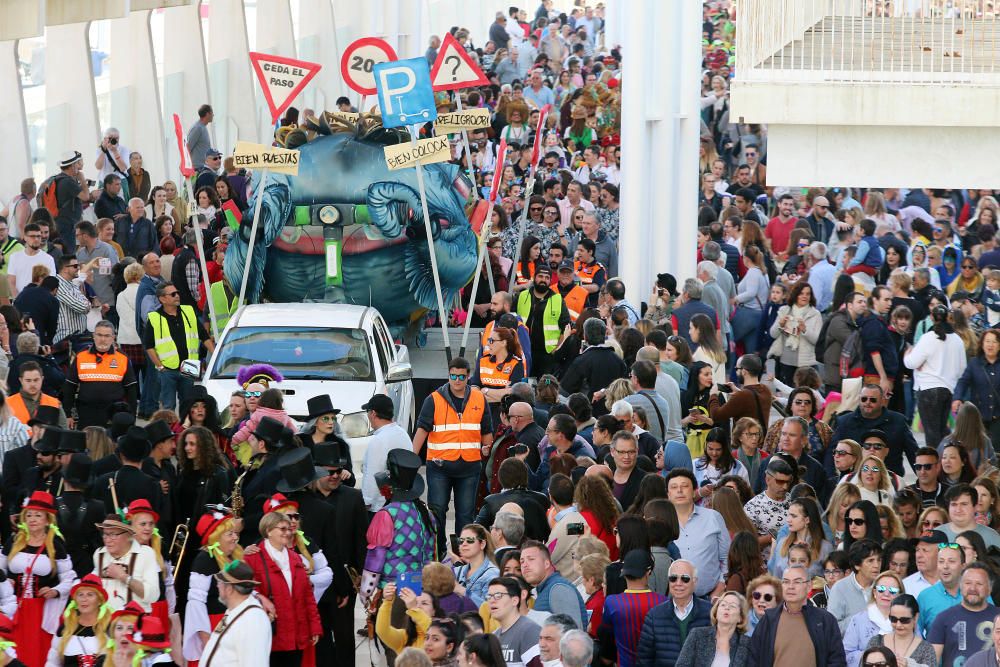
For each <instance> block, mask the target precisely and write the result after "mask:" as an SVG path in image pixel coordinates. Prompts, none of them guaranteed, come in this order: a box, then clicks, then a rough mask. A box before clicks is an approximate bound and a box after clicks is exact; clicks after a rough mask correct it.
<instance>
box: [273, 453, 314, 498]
mask: <svg viewBox="0 0 1000 667" xmlns="http://www.w3.org/2000/svg"><path fill="white" fill-rule="evenodd" d="M278 466H279V467H280V468H281V479H280V480H278V484H277V485H276V487H275V488H277V489H278V491H281V492H282V493H292V492H293V491H298V490H299V489H302V488H305V487H306V486H308V485H309V484H310V483H312V482H315V481H316V480H317V479H320V478H321V477H326V475H327V473H326V471H322V474H320V471H318V470H317V469H316V466H315V465H313V458H312V454H311V453H310V452H309V450H308V449H306V448H305V447H297V448H295V449H293V450H291V451H288V452H285V453H284V454H282V455H281V458H280V459H278Z"/></svg>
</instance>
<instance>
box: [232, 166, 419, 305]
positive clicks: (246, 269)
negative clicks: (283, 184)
mask: <svg viewBox="0 0 1000 667" xmlns="http://www.w3.org/2000/svg"><path fill="white" fill-rule="evenodd" d="M266 186H267V169H262V170H261V172H260V183H259V184H258V185H257V201H256V203H255V204H254V208H253V224H252V225H251V226H250V242H249V244H248V245H247V260H246V262H245V263H244V264H243V280H242V281H241V283H240V299H239V301H237V302H236V303H237V304H238V305H241V306H242V305H243V299H244V297H245V296H246V293H247V281H248V280H249V279H250V260H251V259H252V258H253V246H254V243H256V242H257V225H259V224H260V209H261V205H262V204H263V203H264V188H265V187H266ZM237 233H239V232H237ZM436 274H437V272H436V271H435V275H436Z"/></svg>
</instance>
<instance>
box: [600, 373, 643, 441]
mask: <svg viewBox="0 0 1000 667" xmlns="http://www.w3.org/2000/svg"><path fill="white" fill-rule="evenodd" d="M634 393H635V392H634V391H633V390H632V383H631V382H630V381H629V380H628V378H618V379H617V380H613V381H612V382H611V384H609V385H608V388H607V389H605V390H604V404H605V405H606V406H607V407H608V412H610V411H611V406H613V405H614V404H615V403H617V402H618V401H620V400H622V399H624V398H625V397H626V396H631V395H632V394H634ZM612 435H614V434H613V433H612Z"/></svg>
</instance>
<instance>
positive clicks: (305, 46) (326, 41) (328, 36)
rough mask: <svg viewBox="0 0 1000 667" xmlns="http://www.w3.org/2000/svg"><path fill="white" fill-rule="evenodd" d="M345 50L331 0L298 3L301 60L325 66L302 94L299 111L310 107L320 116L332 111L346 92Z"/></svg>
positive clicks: (302, 0) (306, 0) (307, 0)
mask: <svg viewBox="0 0 1000 667" xmlns="http://www.w3.org/2000/svg"><path fill="white" fill-rule="evenodd" d="M342 48H343V45H341V44H340V42H339V40H338V39H337V32H336V29H335V27H334V23H333V6H332V4H331V2H330V0H299V40H298V52H299V57H300V58H302V59H303V60H308V61H310V62H314V63H320V64H321V65H323V69H321V70H320V71H319V74H317V75H316V76H315V77H314V78H313V80H312V81H311V82H310V83H309V85H308V86H306V89H305V90H304V91H302V94H301V95H299V97H298V104H297V105H296V106H298V107H299V109H304V108H306V107H309V108H311V109H314V110H315V111H316V112H317V113H320V112H322V111H324V110H325V109H333V103H334V101H336V99H337V98H338V97H340V96H341V95H342V94H344V92H346V90H345V87H344V85H343V81H342V80H341V78H340V54H341V49H342Z"/></svg>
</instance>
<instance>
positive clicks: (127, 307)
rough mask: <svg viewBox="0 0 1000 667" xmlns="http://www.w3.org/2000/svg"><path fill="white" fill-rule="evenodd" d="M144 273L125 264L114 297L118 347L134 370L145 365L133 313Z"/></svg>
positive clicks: (136, 265)
mask: <svg viewBox="0 0 1000 667" xmlns="http://www.w3.org/2000/svg"><path fill="white" fill-rule="evenodd" d="M144 275H146V271H145V270H144V269H143V268H142V264H140V263H139V262H133V263H131V264H129V265H128V266H126V267H125V270H124V271H123V272H122V277H123V278H125V289H124V290H122V291H121V292H119V294H118V296H117V297H115V308H116V309H117V311H118V317H119V323H118V339H117V343H118V347H120V348H121V351H122V354H124V355H125V356H126V357H128V360H129V363H130V364H132V366H133V367H134V368H135V369H136V372H138V371H139V370H141V369H142V368H144V367H145V365H146V349H145V347H144V346H143V344H142V338H141V337H140V335H139V334H140V332H139V330H138V328H137V327H136V321H137V319H136V315H135V314H136V311H137V310H138V306H139V304H138V303H136V299H137V298H138V296H139V281H140V280H142V277H143V276H144ZM94 460H95V461H96V460H97V459H94Z"/></svg>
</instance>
